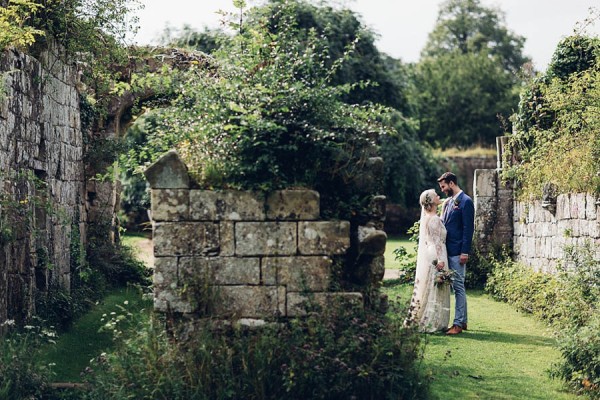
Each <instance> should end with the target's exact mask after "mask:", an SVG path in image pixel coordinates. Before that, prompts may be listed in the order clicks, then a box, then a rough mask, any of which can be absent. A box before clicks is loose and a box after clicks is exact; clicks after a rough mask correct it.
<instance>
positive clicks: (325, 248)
mask: <svg viewBox="0 0 600 400" xmlns="http://www.w3.org/2000/svg"><path fill="white" fill-rule="evenodd" d="M349 247H350V222H348V221H315V222H299V223H298V251H299V253H300V254H305V255H318V254H322V255H331V254H344V253H345V252H346V250H348V248H349Z"/></svg>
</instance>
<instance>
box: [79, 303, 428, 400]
mask: <svg viewBox="0 0 600 400" xmlns="http://www.w3.org/2000/svg"><path fill="white" fill-rule="evenodd" d="M401 324H402V321H391V320H389V319H387V318H385V317H383V316H381V315H378V314H370V313H368V312H365V311H364V310H362V309H358V308H354V307H348V306H347V305H346V306H334V307H331V309H328V310H323V313H322V314H320V313H315V314H310V315H309V316H307V317H306V318H302V319H297V320H293V321H291V322H290V323H287V324H276V325H269V326H265V327H261V328H258V329H245V328H243V327H221V328H216V327H214V326H212V327H210V326H205V327H201V328H200V329H199V330H198V331H196V332H195V333H194V334H193V337H192V338H190V339H189V340H188V341H186V342H183V341H178V340H176V339H175V338H174V337H169V334H168V333H167V332H166V331H165V330H164V326H163V325H162V323H160V322H159V321H157V320H155V319H153V320H151V321H148V322H145V323H143V324H142V325H140V326H139V328H138V329H137V330H136V334H135V335H133V336H130V337H127V338H124V339H123V341H122V342H121V343H122V345H121V346H120V348H119V350H118V351H117V352H115V353H113V354H108V355H107V356H106V357H101V358H99V360H98V362H97V364H96V366H94V367H93V368H94V373H93V374H92V375H90V376H89V381H90V383H91V384H92V386H91V390H90V391H89V392H88V393H87V394H86V398H89V399H121V398H139V399H143V398H169V399H173V400H176V399H192V398H193V399H239V398H252V399H281V398H287V399H305V398H311V399H333V398H353V397H355V398H360V399H371V398H377V399H397V398H414V399H418V398H424V397H425V395H426V389H427V383H426V382H424V381H422V379H421V377H420V376H419V374H418V372H417V364H416V362H417V360H418V359H419V357H420V346H419V340H418V336H416V334H415V333H414V332H412V331H410V330H406V329H404V328H403V327H402V326H401Z"/></svg>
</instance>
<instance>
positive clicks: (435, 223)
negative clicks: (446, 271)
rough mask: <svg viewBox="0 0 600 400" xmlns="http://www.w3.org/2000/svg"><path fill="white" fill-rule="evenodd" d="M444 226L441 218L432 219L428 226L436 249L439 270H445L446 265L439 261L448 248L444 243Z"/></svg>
mask: <svg viewBox="0 0 600 400" xmlns="http://www.w3.org/2000/svg"><path fill="white" fill-rule="evenodd" d="M443 228H444V226H443V225H442V221H441V220H440V219H439V218H430V220H429V223H428V224H427V231H428V232H427V233H428V234H429V237H430V238H431V242H432V243H433V245H434V247H435V254H436V257H437V259H438V264H437V267H438V269H442V268H444V266H445V264H444V262H443V261H439V260H441V259H442V257H443V255H444V247H445V246H446V245H445V244H444V243H443V242H442V229H443Z"/></svg>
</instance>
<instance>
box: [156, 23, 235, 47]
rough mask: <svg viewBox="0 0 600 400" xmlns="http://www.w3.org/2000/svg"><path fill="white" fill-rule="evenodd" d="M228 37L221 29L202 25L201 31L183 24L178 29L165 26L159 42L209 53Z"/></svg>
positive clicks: (164, 44)
mask: <svg viewBox="0 0 600 400" xmlns="http://www.w3.org/2000/svg"><path fill="white" fill-rule="evenodd" d="M228 39H229V36H228V35H227V34H226V33H225V32H224V31H223V30H221V29H209V28H208V27H204V29H203V30H202V31H198V30H196V29H194V28H193V27H192V26H190V25H188V24H185V25H183V26H182V27H181V28H180V29H177V28H173V27H171V26H167V27H166V28H165V29H164V30H163V32H162V35H161V37H160V38H159V42H160V44H161V45H163V46H172V47H177V48H183V49H188V50H194V51H202V52H204V53H208V54H211V53H213V52H214V51H215V50H217V49H218V48H219V47H221V43H222V42H223V41H226V40H228Z"/></svg>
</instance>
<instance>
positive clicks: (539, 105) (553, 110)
mask: <svg viewBox="0 0 600 400" xmlns="http://www.w3.org/2000/svg"><path fill="white" fill-rule="evenodd" d="M573 43H585V44H586V46H587V47H586V49H589V47H591V46H594V51H591V50H586V51H583V50H582V51H580V52H578V51H566V50H564V48H565V47H566V48H567V49H571V50H572V48H571V47H569V46H570V45H572V44H573ZM598 49H600V40H598V39H594V40H592V39H587V40H586V39H584V38H577V37H575V38H571V39H565V40H564V41H563V42H561V44H560V45H559V47H558V48H557V51H556V52H555V56H554V58H553V64H552V65H551V66H550V67H549V72H548V73H547V75H546V76H544V77H542V78H539V79H538V80H536V81H535V82H533V83H532V84H531V85H530V86H529V88H528V89H527V91H525V92H524V94H523V97H522V100H521V102H520V104H519V112H518V114H517V116H516V121H515V126H516V133H515V134H514V135H512V136H511V137H510V140H509V151H507V152H506V157H507V159H508V160H510V161H511V162H512V165H511V167H510V168H508V169H506V170H505V171H503V175H504V177H505V178H510V179H516V181H517V188H518V190H519V195H520V197H521V198H541V197H542V193H543V188H544V186H545V185H548V184H552V185H554V186H555V187H557V189H558V193H568V192H589V193H600V175H598V171H600V117H599V115H598V113H597V109H598V107H599V106H600V83H599V82H600V62H598V60H599V59H598V58H597V54H598ZM563 50H564V51H563ZM574 54H579V55H580V56H581V57H582V59H580V60H579V62H577V60H575V59H573V57H574ZM591 54H595V55H596V58H595V59H594V63H593V64H592V65H590V62H591V61H590V58H591ZM562 56H565V57H566V60H565V61H564V62H561V58H560V57H562ZM567 73H570V74H569V75H565V74H567ZM557 171H561V173H560V174H557V173H556V172H557Z"/></svg>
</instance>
